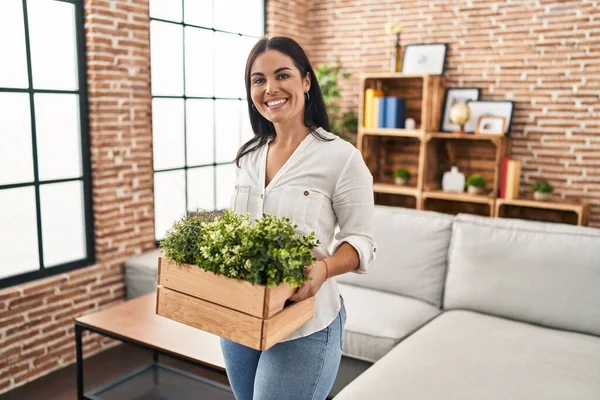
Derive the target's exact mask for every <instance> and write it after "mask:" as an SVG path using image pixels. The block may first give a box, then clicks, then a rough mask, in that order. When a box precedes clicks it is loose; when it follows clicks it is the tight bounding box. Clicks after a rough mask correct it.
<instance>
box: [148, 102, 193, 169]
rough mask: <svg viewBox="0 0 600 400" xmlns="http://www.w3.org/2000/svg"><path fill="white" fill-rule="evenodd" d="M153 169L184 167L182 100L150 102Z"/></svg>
mask: <svg viewBox="0 0 600 400" xmlns="http://www.w3.org/2000/svg"><path fill="white" fill-rule="evenodd" d="M152 148H153V155H154V169H155V170H158V169H167V168H178V167H183V166H185V157H184V155H185V153H184V143H183V99H153V100H152Z"/></svg>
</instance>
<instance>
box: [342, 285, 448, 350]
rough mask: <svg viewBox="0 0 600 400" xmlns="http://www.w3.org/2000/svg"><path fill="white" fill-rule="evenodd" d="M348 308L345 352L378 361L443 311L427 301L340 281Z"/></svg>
mask: <svg viewBox="0 0 600 400" xmlns="http://www.w3.org/2000/svg"><path fill="white" fill-rule="evenodd" d="M339 286H340V290H341V292H342V296H343V298H344V304H345V307H346V325H345V334H344V354H345V355H347V356H350V357H354V358H358V359H361V360H366V361H371V362H375V361H377V360H378V359H379V358H381V356H383V355H384V354H386V353H387V352H388V351H390V350H391V349H392V348H393V347H394V346H395V345H396V344H397V343H398V342H400V341H401V340H402V339H404V338H405V337H406V336H408V335H409V334H411V333H412V332H413V331H415V330H416V329H418V328H420V327H421V326H423V325H424V324H425V323H427V322H428V321H429V320H431V319H432V318H434V317H435V316H436V315H438V314H439V313H440V310H438V309H437V308H436V307H434V306H432V305H431V304H428V303H426V302H424V301H421V300H417V299H411V298H408V297H404V296H399V295H396V294H391V293H385V292H380V291H376V290H372V289H366V288H362V287H358V286H352V285H345V284H340V285H339Z"/></svg>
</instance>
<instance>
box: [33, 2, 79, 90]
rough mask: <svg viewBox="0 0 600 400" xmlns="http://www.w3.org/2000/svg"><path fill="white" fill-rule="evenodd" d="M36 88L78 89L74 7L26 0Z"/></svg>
mask: <svg viewBox="0 0 600 400" xmlns="http://www.w3.org/2000/svg"><path fill="white" fill-rule="evenodd" d="M27 14H28V18H29V39H30V42H31V64H32V69H33V87H34V88H35V89H61V90H77V88H78V84H77V47H76V41H75V5H73V4H69V3H65V2H62V1H48V0H27Z"/></svg>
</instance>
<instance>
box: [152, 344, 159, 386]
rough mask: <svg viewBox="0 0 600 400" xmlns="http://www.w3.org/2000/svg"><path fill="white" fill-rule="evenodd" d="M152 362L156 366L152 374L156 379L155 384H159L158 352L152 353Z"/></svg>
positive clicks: (153, 367)
mask: <svg viewBox="0 0 600 400" xmlns="http://www.w3.org/2000/svg"><path fill="white" fill-rule="evenodd" d="M152 360H153V361H154V365H153V366H152V373H153V378H154V384H155V385H156V384H158V353H157V352H156V351H153V352H152Z"/></svg>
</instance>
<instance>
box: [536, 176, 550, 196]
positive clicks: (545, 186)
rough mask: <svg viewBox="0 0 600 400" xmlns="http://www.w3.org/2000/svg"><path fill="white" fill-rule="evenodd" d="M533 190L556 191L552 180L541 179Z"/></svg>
mask: <svg viewBox="0 0 600 400" xmlns="http://www.w3.org/2000/svg"><path fill="white" fill-rule="evenodd" d="M533 191H534V192H540V193H552V191H554V186H552V184H551V183H550V182H548V181H546V180H544V179H541V180H539V181H537V182H536V183H535V184H534V185H533Z"/></svg>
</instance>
